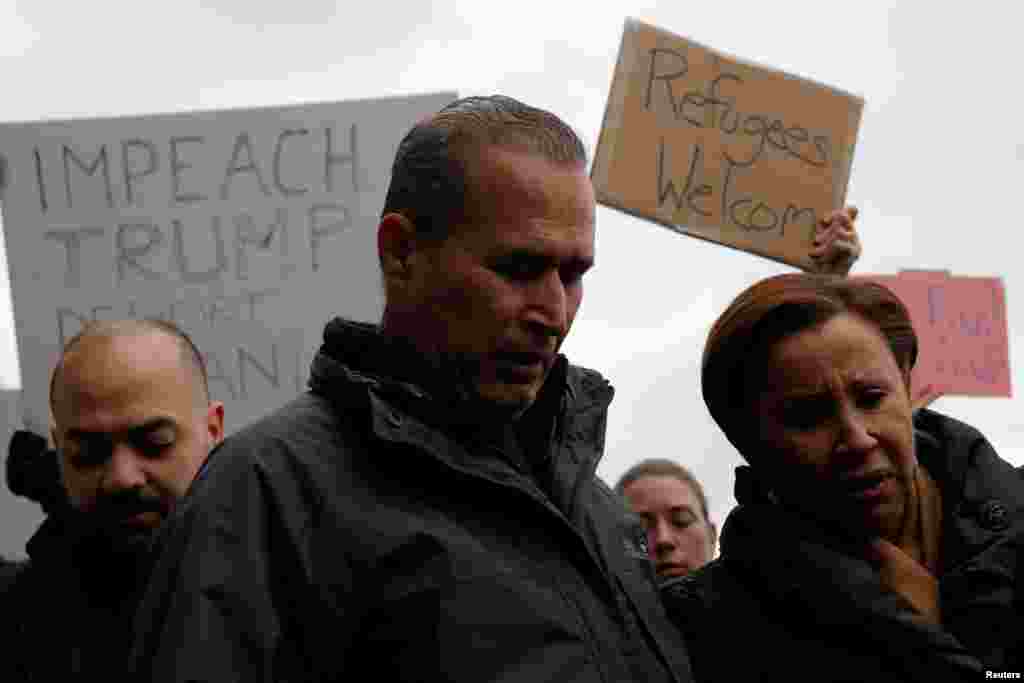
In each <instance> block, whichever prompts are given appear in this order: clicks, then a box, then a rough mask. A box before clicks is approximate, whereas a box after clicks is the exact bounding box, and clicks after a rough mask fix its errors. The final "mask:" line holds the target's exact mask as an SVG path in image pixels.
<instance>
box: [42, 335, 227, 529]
mask: <svg viewBox="0 0 1024 683" xmlns="http://www.w3.org/2000/svg"><path fill="white" fill-rule="evenodd" d="M199 383H200V379H199V378H198V376H197V375H196V374H195V370H194V369H193V368H192V367H191V364H190V362H189V360H188V359H187V357H186V356H184V355H183V349H182V348H181V346H180V345H179V342H178V340H177V339H175V338H174V337H172V336H170V335H168V334H164V333H160V332H155V331H154V332H149V331H144V332H141V333H139V334H127V335H121V336H114V337H99V336H97V337H91V338H86V339H83V340H81V342H80V343H79V344H78V345H77V346H76V347H75V348H74V349H72V350H71V351H70V352H69V353H68V354H67V355H66V356H65V360H64V365H63V368H62V369H61V372H60V375H59V377H58V378H57V384H56V386H55V390H54V401H53V417H54V434H53V436H54V441H55V443H56V444H57V448H58V451H59V453H60V459H61V464H62V467H61V469H62V472H63V480H64V486H65V489H66V490H67V493H68V496H69V498H70V500H71V502H72V504H73V505H74V507H75V508H76V509H78V510H79V511H81V512H84V513H89V514H90V519H91V520H92V521H93V522H95V523H96V524H99V525H100V526H102V527H104V528H107V529H109V530H110V532H111V534H114V535H118V536H123V537H125V538H126V539H128V538H131V537H136V536H139V535H148V534H150V533H151V532H152V531H153V530H155V529H156V528H157V527H158V526H159V524H160V523H161V522H162V521H163V519H164V518H166V517H167V515H168V514H169V513H170V512H171V510H172V509H173V507H174V504H175V502H176V501H177V500H178V499H179V498H181V497H182V496H183V495H184V494H185V492H186V491H187V490H188V487H189V485H190V484H191V482H192V479H193V477H194V476H195V474H196V472H197V471H198V469H199V467H200V466H201V465H202V463H203V461H204V459H205V458H206V456H207V454H208V453H209V452H210V449H212V448H213V446H214V445H216V443H218V442H219V441H220V440H221V439H222V438H223V424H224V422H223V421H224V408H223V406H222V405H221V404H219V403H210V402H208V401H207V400H206V398H205V396H204V394H203V392H202V390H201V388H200V387H201V385H200V384H199Z"/></svg>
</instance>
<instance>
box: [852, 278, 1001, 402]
mask: <svg viewBox="0 0 1024 683" xmlns="http://www.w3.org/2000/svg"><path fill="white" fill-rule="evenodd" d="M857 277H858V278H864V279H870V280H872V281H875V282H878V283H880V284H882V285H885V286H886V287H888V288H889V289H891V290H892V291H893V292H894V293H895V294H896V295H897V296H898V297H899V298H900V300H901V301H903V303H904V305H905V306H906V307H907V309H908V310H909V311H910V318H911V320H912V321H913V323H914V331H915V332H916V333H917V338H918V345H919V349H918V359H917V365H916V366H915V368H914V372H913V374H912V376H911V381H912V382H911V383H912V391H914V392H919V391H920V390H922V389H923V388H924V387H927V386H929V385H931V386H932V387H933V388H934V390H935V391H936V392H938V393H941V394H946V395H963V396H1010V395H1011V387H1010V344H1009V329H1008V325H1007V320H1006V294H1005V290H1004V288H1003V282H1002V280H1001V279H1000V278H994V277H954V276H951V275H950V274H949V273H948V272H945V271H904V272H902V273H900V274H899V275H895V276H892V275H890V276H883V275H861V276H857Z"/></svg>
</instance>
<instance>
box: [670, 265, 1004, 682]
mask: <svg viewBox="0 0 1024 683" xmlns="http://www.w3.org/2000/svg"><path fill="white" fill-rule="evenodd" d="M916 359H917V338H916V336H915V334H914V330H913V328H912V326H911V323H910V319H909V316H908V314H907V311H906V309H905V308H904V306H903V305H902V304H901V303H900V301H899V300H898V299H897V298H896V297H895V295H893V294H892V293H891V292H890V291H889V290H887V289H885V288H883V287H881V286H879V285H876V284H871V283H867V282H863V281H849V280H844V279H841V278H834V277H828V276H820V275H808V274H789V275H781V276H777V277H773V278H769V279H767V280H764V281H762V282H760V283H758V284H756V285H754V286H753V287H751V288H749V289H748V290H747V291H745V292H744V293H742V294H741V295H740V296H739V297H738V298H737V299H736V300H735V301H734V302H733V303H732V305H731V306H730V307H729V308H728V309H727V310H726V311H725V313H724V314H723V315H722V316H721V317H720V318H719V319H718V321H717V322H716V323H715V325H714V327H713V328H712V330H711V333H710V335H709V337H708V341H707V344H706V346H705V350H704V359H703V369H702V377H701V383H702V389H703V394H704V400H705V402H706V404H707V406H708V409H709V410H710V412H711V415H712V417H713V418H714V420H715V421H716V422H717V423H718V425H719V426H720V427H721V429H722V430H723V432H725V435H726V436H727V437H728V439H729V440H730V441H731V442H732V443H733V445H735V446H736V448H737V449H738V450H739V452H740V454H741V455H742V456H743V458H744V459H745V460H746V461H747V463H748V465H747V466H745V467H743V468H741V469H740V470H738V471H737V482H736V495H737V501H738V503H739V506H738V507H737V508H735V509H734V510H733V512H732V513H731V514H730V515H729V517H728V519H727V521H726V523H725V526H724V528H723V530H722V539H721V557H720V558H719V559H718V560H716V561H714V562H712V563H711V564H709V565H707V566H706V567H704V569H702V570H701V571H698V572H696V573H694V574H692V575H690V576H688V577H685V578H683V579H678V580H674V581H671V582H668V583H667V584H665V586H664V587H663V594H664V597H665V600H666V605H667V606H668V608H669V609H670V611H672V612H673V613H674V614H676V615H677V622H678V623H679V625H680V627H681V628H682V629H683V630H684V631H685V632H686V635H687V638H688V640H689V642H690V654H691V657H692V659H693V664H694V668H695V673H696V674H697V680H701V681H716V680H721V681H737V680H775V679H778V680H792V679H794V678H796V679H800V680H803V679H806V680H821V681H840V680H841V681H876V680H878V681H881V680H884V681H892V680H914V681H937V680H941V681H946V680H980V679H982V678H984V676H985V674H984V671H985V670H989V671H993V672H1002V671H1015V672H1016V671H1021V667H1022V666H1024V661H1022V660H1024V658H1022V645H1024V623H1022V622H1024V619H1022V604H1024V577H1022V567H1021V562H1022V560H1021V554H1022V552H1024V550H1022V548H1024V543H1022V541H1024V482H1022V480H1021V478H1020V477H1019V476H1018V474H1017V473H1016V472H1015V470H1014V468H1013V467H1012V466H1011V465H1010V464H1008V463H1007V462H1005V461H1004V460H1002V459H1001V458H999V456H998V455H996V453H995V451H994V450H993V448H992V446H991V445H990V444H989V442H988V441H987V440H986V439H985V438H984V437H983V436H982V435H981V434H980V433H979V432H978V431H976V430H975V429H974V428H972V427H970V426H968V425H966V424H964V423H962V422H958V421H956V420H954V419H952V418H949V417H945V416H943V415H940V414H938V413H936V412H933V411H930V410H926V409H921V410H918V411H916V412H914V411H913V409H912V404H911V398H910V390H909V387H910V372H911V369H912V368H913V366H914V362H915V361H916ZM737 655H740V656H737Z"/></svg>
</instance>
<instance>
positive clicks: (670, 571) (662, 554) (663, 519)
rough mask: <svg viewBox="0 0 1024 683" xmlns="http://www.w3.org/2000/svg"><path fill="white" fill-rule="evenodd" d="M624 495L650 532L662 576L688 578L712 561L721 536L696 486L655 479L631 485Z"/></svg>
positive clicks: (650, 545)
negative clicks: (701, 501)
mask: <svg viewBox="0 0 1024 683" xmlns="http://www.w3.org/2000/svg"><path fill="white" fill-rule="evenodd" d="M623 494H624V495H625V496H626V500H627V501H628V502H629V507H630V509H632V510H633V512H635V513H636V514H637V515H639V516H640V519H641V520H642V521H643V524H644V528H646V529H647V548H648V552H649V553H650V556H651V560H652V561H653V562H654V563H655V569H656V570H657V572H658V576H660V577H662V578H668V577H671V576H684V575H686V574H689V573H690V572H692V571H693V570H695V569H700V568H701V567H703V566H704V565H705V564H707V563H708V562H710V561H711V559H712V557H713V556H714V554H715V541H716V539H717V532H716V530H715V527H713V526H712V525H711V522H709V521H708V520H707V518H705V516H704V513H703V511H702V509H701V506H700V500H699V499H698V498H697V494H696V493H695V492H694V490H693V487H692V486H690V485H689V484H688V483H686V482H684V481H683V480H682V479H680V478H679V477H673V476H653V475H652V476H646V477H640V478H639V479H636V480H634V481H632V482H630V483H629V484H628V485H627V486H626V487H625V488H624V489H623Z"/></svg>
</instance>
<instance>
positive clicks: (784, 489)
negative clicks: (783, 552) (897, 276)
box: [750, 313, 917, 540]
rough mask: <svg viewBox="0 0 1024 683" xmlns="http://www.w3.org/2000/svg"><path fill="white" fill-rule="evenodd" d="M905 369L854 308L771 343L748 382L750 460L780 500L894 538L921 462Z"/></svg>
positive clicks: (858, 530)
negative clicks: (752, 430)
mask: <svg viewBox="0 0 1024 683" xmlns="http://www.w3.org/2000/svg"><path fill="white" fill-rule="evenodd" d="M908 373H909V370H906V371H905V370H904V369H901V368H900V367H899V365H898V364H897V362H896V359H895V357H894V356H893V354H892V351H891V350H890V349H889V347H888V345H887V344H886V342H885V339H884V338H883V337H882V335H881V333H880V332H879V331H878V329H877V328H876V327H875V326H874V325H873V324H871V323H869V322H867V321H866V320H864V319H863V318H860V317H859V316H856V315H851V314H845V313H844V314H841V315H838V316H836V317H834V318H832V319H831V320H829V321H828V322H826V323H824V324H823V325H819V326H817V327H814V328H810V329H807V330H803V331H801V332H798V333H796V334H793V335H791V336H789V337H786V338H784V339H782V340H780V341H778V342H776V344H775V346H774V347H773V348H772V349H771V350H770V352H769V355H768V367H767V368H766V369H765V372H764V373H762V374H761V376H760V378H759V380H760V382H761V383H760V384H759V385H758V386H753V387H751V388H750V389H751V391H752V392H753V395H754V396H755V398H754V399H753V408H754V409H755V410H756V413H755V415H756V416H757V420H758V428H759V435H760V440H761V444H762V449H761V451H759V452H757V453H755V454H754V457H755V458H756V463H757V465H756V466H757V467H766V468H767V471H768V473H769V474H770V476H771V481H772V483H773V485H774V486H775V488H776V490H777V492H778V494H779V495H780V496H781V497H782V498H783V500H785V501H786V502H788V503H790V504H793V505H796V506H798V507H800V508H801V509H803V510H805V511H806V512H807V513H809V514H811V515H814V516H816V517H820V518H825V519H828V520H831V521H835V522H839V523H841V524H843V526H844V527H845V528H847V529H849V530H850V531H851V532H854V533H857V534H858V535H860V534H866V535H868V536H882V537H883V538H887V539H889V540H895V539H898V538H899V536H900V531H901V529H902V525H903V517H904V511H905V510H906V509H907V505H908V500H909V498H910V496H911V493H910V492H912V491H913V476H914V470H915V468H916V466H917V459H916V456H915V454H914V428H913V422H912V411H911V405H910V396H909V392H908V389H907V376H908Z"/></svg>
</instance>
